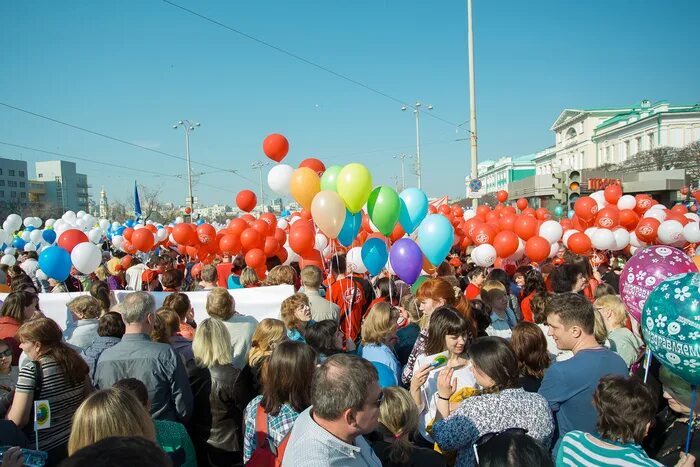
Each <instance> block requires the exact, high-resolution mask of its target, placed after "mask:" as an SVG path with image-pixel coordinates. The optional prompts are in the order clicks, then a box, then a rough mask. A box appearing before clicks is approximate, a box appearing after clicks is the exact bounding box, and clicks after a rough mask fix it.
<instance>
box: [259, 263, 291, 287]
mask: <svg viewBox="0 0 700 467" xmlns="http://www.w3.org/2000/svg"><path fill="white" fill-rule="evenodd" d="M296 281H297V272H296V271H295V270H294V268H293V267H291V266H289V265H279V266H275V267H274V268H272V270H271V271H270V272H269V273H268V275H267V278H266V279H265V282H264V285H282V284H288V285H293V286H295V287H296Z"/></svg>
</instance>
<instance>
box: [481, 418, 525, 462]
mask: <svg viewBox="0 0 700 467" xmlns="http://www.w3.org/2000/svg"><path fill="white" fill-rule="evenodd" d="M505 433H512V434H514V435H524V434H526V433H527V430H526V429H525V428H515V427H513V428H506V429H505V430H502V431H494V432H490V433H484V434H483V435H481V436H479V439H477V440H476V442H475V443H474V446H473V447H474V456H475V457H476V464H477V465H479V449H480V448H481V447H483V446H484V445H485V444H487V443H488V442H489V441H491V440H492V439H495V438H498V437H499V436H501V435H502V434H505Z"/></svg>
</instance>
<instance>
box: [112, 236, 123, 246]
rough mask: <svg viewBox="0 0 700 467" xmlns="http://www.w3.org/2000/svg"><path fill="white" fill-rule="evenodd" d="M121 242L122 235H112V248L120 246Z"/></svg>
mask: <svg viewBox="0 0 700 467" xmlns="http://www.w3.org/2000/svg"><path fill="white" fill-rule="evenodd" d="M123 244H124V237H122V236H121V235H114V236H113V237H112V245H114V248H121V247H122V245H123Z"/></svg>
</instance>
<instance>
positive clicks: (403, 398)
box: [379, 386, 418, 465]
mask: <svg viewBox="0 0 700 467" xmlns="http://www.w3.org/2000/svg"><path fill="white" fill-rule="evenodd" d="M382 391H383V392H384V400H383V401H382V404H381V405H380V406H379V423H381V424H382V425H384V426H385V427H386V429H387V430H389V432H390V433H391V434H392V435H394V441H393V442H392V443H391V446H390V447H389V461H390V462H391V463H392V464H395V465H404V464H406V463H408V462H409V460H410V458H411V454H412V452H413V445H412V444H411V441H410V440H409V437H410V436H411V435H412V434H413V433H414V432H415V431H416V429H417V428H418V408H417V407H416V404H415V402H413V399H412V398H411V395H410V394H409V392H408V391H407V390H405V389H404V388H401V387H396V386H394V387H388V388H384V389H382Z"/></svg>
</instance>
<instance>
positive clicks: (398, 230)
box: [390, 222, 406, 242]
mask: <svg viewBox="0 0 700 467" xmlns="http://www.w3.org/2000/svg"><path fill="white" fill-rule="evenodd" d="M404 235H406V232H404V230H403V227H401V224H399V223H398V222H397V223H396V225H395V226H394V231H393V232H391V236H390V238H391V241H392V242H395V241H397V240H399V239H401V238H403V236H404Z"/></svg>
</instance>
